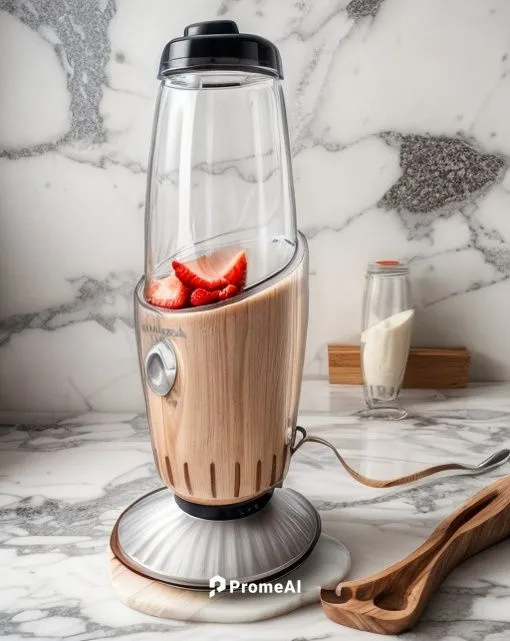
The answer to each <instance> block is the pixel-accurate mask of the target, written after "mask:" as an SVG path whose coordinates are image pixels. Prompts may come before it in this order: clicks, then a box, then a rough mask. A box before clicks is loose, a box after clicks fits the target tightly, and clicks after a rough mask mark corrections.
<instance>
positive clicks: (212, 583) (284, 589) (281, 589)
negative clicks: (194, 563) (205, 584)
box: [209, 575, 301, 598]
mask: <svg viewBox="0 0 510 641" xmlns="http://www.w3.org/2000/svg"><path fill="white" fill-rule="evenodd" d="M209 587H210V588H212V589H211V590H210V592H209V597H210V598H212V597H213V596H215V594H217V593H219V592H223V591H225V590H227V589H228V591H229V592H230V594H232V593H233V592H241V593H242V594H246V593H249V594H289V593H291V594H301V579H298V580H297V581H295V582H294V581H291V580H290V579H289V580H288V581H286V582H285V583H242V582H241V581H235V580H231V581H230V582H229V585H228V588H227V582H226V580H225V579H224V578H223V577H222V576H219V575H216V576H213V577H212V578H211V579H209Z"/></svg>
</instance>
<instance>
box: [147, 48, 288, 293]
mask: <svg viewBox="0 0 510 641" xmlns="http://www.w3.org/2000/svg"><path fill="white" fill-rule="evenodd" d="M202 37H210V36H202ZM151 158H152V161H151V163H150V168H149V175H148V187H147V209H146V211H147V214H146V251H145V259H146V264H145V274H146V283H149V282H150V281H151V279H153V278H161V277H164V276H166V275H168V273H169V271H170V269H171V261H172V260H173V259H178V260H180V261H191V260H193V259H196V258H198V257H200V256H202V255H211V254H212V253H214V252H215V251H217V250H222V249H228V248H236V249H239V250H241V249H243V250H245V252H246V256H247V261H248V274H247V279H246V289H249V288H251V287H253V286H255V285H257V284H259V283H261V282H263V281H265V280H266V279H268V278H270V277H271V276H273V275H274V274H276V273H278V272H280V271H281V270H282V269H284V268H285V267H286V266H287V265H288V264H289V263H290V261H291V260H292V258H293V256H294V253H295V250H296V246H297V238H296V234H297V232H296V213H295V206H294V192H293V187H292V172H291V164H290V148H289V140H288V133H287V122H286V116H285V106H284V99H283V92H282V84H281V81H280V79H279V78H278V77H274V76H270V75H267V74H265V73H257V72H249V71H245V70H235V69H232V70H215V69H213V70H207V69H201V70H196V71H190V72H186V73H174V74H172V75H169V76H165V77H164V78H163V79H162V82H161V88H160V92H159V97H158V103H157V108H156V117H155V127H154V135H153V142H152V154H151Z"/></svg>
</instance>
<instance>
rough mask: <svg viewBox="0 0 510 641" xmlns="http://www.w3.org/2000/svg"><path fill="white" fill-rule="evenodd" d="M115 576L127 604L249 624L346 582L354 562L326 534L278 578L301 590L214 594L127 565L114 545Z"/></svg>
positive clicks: (167, 615)
mask: <svg viewBox="0 0 510 641" xmlns="http://www.w3.org/2000/svg"><path fill="white" fill-rule="evenodd" d="M109 565H110V577H111V581H112V585H113V588H114V590H115V592H116V593H117V596H118V597H119V598H120V600H121V601H123V602H124V603H125V604H126V605H128V606H129V607H130V608H133V609H134V610H139V611H140V612H144V613H145V614H151V615H152V616H156V617H161V618H164V619H178V620H181V621H207V622H210V623H247V622H250V621H260V620H262V619H270V618H272V617H275V616H279V615H281V614H285V613H286V612H291V611H292V610H296V609H297V608H300V607H302V606H304V605H308V604H310V603H315V602H318V601H319V598H320V588H321V586H325V587H328V586H333V585H335V584H336V583H338V582H339V581H341V580H342V579H343V578H344V577H345V576H346V574H347V572H348V571H349V569H350V566H351V558H350V555H349V552H348V550H347V548H346V547H345V546H344V545H343V544H342V543H339V542H338V541H336V540H335V539H332V538H331V537H329V536H326V535H325V534H322V535H321V536H320V538H319V541H318V542H317V545H316V547H315V549H314V550H313V552H312V553H311V554H310V556H309V557H308V559H306V561H304V563H303V564H302V565H301V566H300V567H298V568H296V569H295V570H294V571H293V572H290V573H289V574H288V575H286V576H284V577H281V578H279V579H277V580H276V581H275V582H278V583H283V584H284V585H286V583H287V581H289V580H291V581H292V582H293V583H294V584H295V585H297V581H298V579H299V580H301V593H300V594H293V593H287V594H248V593H245V594H242V593H240V592H234V593H233V594H230V593H229V592H228V591H225V592H221V593H218V594H216V595H215V596H214V597H213V598H210V597H209V592H193V591H192V590H180V589H179V588H174V587H172V586H170V585H167V584H166V583H161V582H160V581H155V580H153V579H148V578H146V577H143V576H141V575H139V574H136V572H133V571H132V570H130V569H129V568H127V567H126V566H125V565H123V564H122V563H121V562H120V561H119V560H118V559H117V558H116V557H115V556H114V555H113V552H112V551H111V549H109Z"/></svg>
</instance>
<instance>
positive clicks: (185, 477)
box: [184, 463, 193, 495]
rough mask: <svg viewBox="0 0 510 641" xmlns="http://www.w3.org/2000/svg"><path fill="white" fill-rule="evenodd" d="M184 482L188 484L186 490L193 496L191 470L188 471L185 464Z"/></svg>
mask: <svg viewBox="0 0 510 641" xmlns="http://www.w3.org/2000/svg"><path fill="white" fill-rule="evenodd" d="M184 481H185V483H186V488H187V489H188V493H189V494H191V495H193V488H192V487H191V481H190V479H189V470H188V464H187V463H184Z"/></svg>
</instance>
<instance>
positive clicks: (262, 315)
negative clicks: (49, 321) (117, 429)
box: [110, 20, 510, 590]
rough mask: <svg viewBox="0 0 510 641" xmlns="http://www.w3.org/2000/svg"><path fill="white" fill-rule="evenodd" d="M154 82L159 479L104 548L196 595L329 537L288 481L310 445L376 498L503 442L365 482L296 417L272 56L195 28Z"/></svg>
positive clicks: (287, 196)
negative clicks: (295, 460) (322, 449)
mask: <svg viewBox="0 0 510 641" xmlns="http://www.w3.org/2000/svg"><path fill="white" fill-rule="evenodd" d="M159 77H160V80H161V84H160V89H159V94H158V99H157V106H156V113H155V119H154V130H153V137H152V145H151V154H150V162H149V169H148V177H147V197H146V224H145V272H144V275H143V277H142V278H141V280H140V282H139V283H138V285H137V286H136V288H135V300H134V304H135V327H136V335H137V344H138V354H139V361H140V368H141V374H142V384H143V389H144V394H145V403H146V408H147V415H148V422H149V430H150V437H151V443H152V449H153V454H154V460H155V462H156V468H157V471H158V473H159V476H160V477H161V480H162V481H163V483H164V487H162V488H160V489H157V490H155V491H153V492H151V493H149V494H147V495H145V496H143V497H141V498H140V499H138V500H137V501H135V502H134V503H133V504H132V505H130V506H129V507H128V508H127V509H126V510H125V511H124V512H123V513H122V514H121V515H120V517H119V518H118V520H117V522H116V523H115V526H114V528H113V531H112V534H111V537H110V547H111V549H112V552H113V554H114V556H115V557H116V558H117V559H118V560H119V561H120V562H121V563H122V564H124V565H125V566H127V568H129V569H131V570H134V571H135V572H136V573H138V574H140V575H142V576H144V577H148V578H149V579H155V580H157V581H161V582H163V583H166V584H170V585H173V586H177V587H180V588H188V589H194V590H208V589H209V587H210V586H209V582H210V580H212V579H215V578H217V577H221V578H222V579H223V580H224V581H225V585H229V584H230V582H234V581H235V582H239V583H254V582H261V581H267V580H271V579H275V578H277V577H279V576H282V575H283V574H286V573H288V572H290V571H291V570H293V569H294V568H296V567H298V566H299V565H300V564H301V563H302V562H303V561H304V560H305V559H306V558H307V556H308V555H309V554H310V553H311V551H312V550H313V548H314V546H315V545H316V543H317V541H318V539H319V536H320V531H321V523H320V518H319V515H318V513H317V511H316V510H315V508H314V507H313V506H312V504H311V503H310V502H309V501H308V500H307V499H306V498H305V497H303V496H302V495H300V494H299V493H297V492H295V491H294V490H291V489H289V488H283V487H282V482H283V480H284V478H285V476H286V474H287V470H288V467H289V461H290V458H291V456H292V455H293V454H294V453H295V452H296V451H298V450H299V449H300V448H301V446H302V445H304V444H305V443H317V444H321V445H323V446H326V447H328V448H330V449H331V450H332V451H333V453H334V454H335V456H336V457H337V458H338V460H339V462H340V463H341V465H342V466H343V467H344V469H345V471H346V472H348V473H349V474H350V475H351V476H352V477H353V478H354V479H355V480H356V481H358V482H359V483H362V484H364V485H367V486H370V487H375V488H389V487H396V486H399V485H404V484H407V483H411V482H415V481H417V480H420V479H424V478H426V477H429V476H432V475H435V474H438V473H443V472H445V471H454V472H455V473H457V474H458V473H461V474H462V473H464V474H480V473H483V472H487V471H489V470H492V469H494V468H496V467H497V466H499V465H501V464H502V463H504V462H506V461H507V460H508V458H509V456H510V452H509V450H507V449H505V450H501V451H500V452H496V453H495V454H493V455H492V456H490V457H489V458H487V459H486V460H485V461H483V462H482V463H480V464H479V465H475V466H472V465H464V464H461V463H459V462H452V463H443V464H441V465H436V466H433V467H429V468H426V469H423V470H420V471H417V472H414V473H412V474H407V475H405V476H401V477H398V478H391V479H386V480H378V479H372V478H368V477H366V476H364V475H363V474H361V473H360V472H358V471H357V470H356V469H354V468H353V467H351V466H350V465H349V464H348V463H347V461H346V460H344V458H343V457H342V455H341V454H340V453H339V451H338V450H337V449H336V448H335V447H334V446H333V445H332V444H331V443H330V442H329V441H327V440H325V439H322V438H320V437H318V436H313V435H310V436H308V435H307V433H306V431H305V430H304V429H303V428H302V427H301V426H297V425H296V421H297V411H298V405H299V395H300V387H301V378H302V372H303V360H304V350H305V341H306V330H307V321H308V248H307V243H306V239H305V238H304V236H303V235H302V234H300V233H299V232H298V231H297V228H296V211H295V203H294V190H293V181H292V169H291V159H290V148H289V136H288V130H287V121H286V113H285V104H284V98H283V92H282V79H283V72H282V64H281V59H280V55H279V52H278V49H277V48H276V46H275V45H274V44H272V43H271V42H269V41H268V40H265V39H264V38H261V37H259V36H254V35H248V34H242V33H239V30H238V28H237V26H236V24H235V23H234V22H231V21H224V20H219V21H212V22H201V23H197V24H193V25H190V26H188V27H187V28H186V29H185V32H184V36H183V37H182V38H177V39H174V40H171V41H170V42H169V43H168V44H167V45H166V47H165V48H164V50H163V54H162V56H161V63H160V69H159ZM298 434H299V438H296V437H297V435H298Z"/></svg>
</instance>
